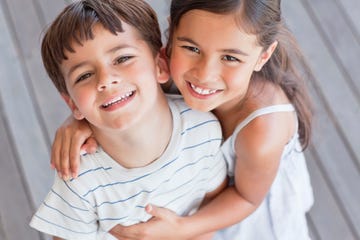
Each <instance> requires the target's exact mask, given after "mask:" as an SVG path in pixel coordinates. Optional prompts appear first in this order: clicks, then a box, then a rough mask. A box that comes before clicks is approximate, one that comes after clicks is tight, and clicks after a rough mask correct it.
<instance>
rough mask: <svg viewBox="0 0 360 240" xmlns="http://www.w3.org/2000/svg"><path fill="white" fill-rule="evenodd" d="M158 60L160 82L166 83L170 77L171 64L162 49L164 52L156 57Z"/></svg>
mask: <svg viewBox="0 0 360 240" xmlns="http://www.w3.org/2000/svg"><path fill="white" fill-rule="evenodd" d="M156 61H157V79H158V82H159V83H161V84H163V83H166V82H167V81H168V80H169V78H170V74H169V65H168V61H167V59H166V55H165V52H164V51H163V50H162V52H161V53H160V54H159V55H158V56H157V57H156Z"/></svg>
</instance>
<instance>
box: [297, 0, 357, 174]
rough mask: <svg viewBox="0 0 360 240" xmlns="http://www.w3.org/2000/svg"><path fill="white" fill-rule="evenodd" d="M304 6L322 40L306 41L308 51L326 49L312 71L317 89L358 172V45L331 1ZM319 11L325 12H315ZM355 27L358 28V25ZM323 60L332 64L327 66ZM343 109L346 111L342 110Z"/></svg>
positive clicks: (307, 3) (306, 3)
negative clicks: (316, 78) (330, 111)
mask: <svg viewBox="0 0 360 240" xmlns="http://www.w3.org/2000/svg"><path fill="white" fill-rule="evenodd" d="M303 5H304V6H305V7H306V9H307V11H308V12H309V17H310V18H311V20H312V21H313V22H314V23H315V24H316V26H315V27H316V31H317V32H319V33H320V36H321V40H322V44H320V43H319V44H318V43H316V42H315V41H316V40H314V38H311V39H312V41H309V40H307V42H308V44H311V45H312V46H311V48H310V49H311V50H312V51H314V49H312V48H314V47H313V46H317V48H319V49H321V48H322V47H324V46H325V47H326V49H327V53H328V54H326V55H328V56H326V55H325V54H323V52H322V51H318V50H317V53H322V54H321V55H319V56H318V58H321V59H318V60H317V61H318V65H319V66H318V68H317V69H315V71H318V72H319V76H321V77H319V82H318V84H319V87H320V88H321V90H322V91H323V94H324V96H325V97H326V100H327V101H328V103H329V105H330V106H332V110H333V112H334V116H336V119H337V121H338V124H339V127H340V129H341V132H342V133H341V134H342V138H344V139H346V140H347V144H348V145H349V147H350V149H349V151H352V155H353V159H354V161H355V164H356V166H357V168H358V171H360V148H359V147H358V143H359V142H360V128H359V127H358V124H357V122H356V121H354V119H360V81H358V76H360V68H359V67H358V64H357V61H358V60H357V59H358V56H359V55H360V45H359V44H358V42H357V40H356V38H355V36H354V35H353V34H352V32H351V29H350V28H349V26H348V25H347V24H346V21H345V20H344V18H343V17H342V15H341V14H340V12H339V9H338V8H336V4H334V1H324V0H322V1H320V0H318V1H311V2H310V1H308V0H303ZM318 9H324V10H323V11H318ZM334 16H336V20H335V19H334ZM358 24H359V25H360V22H358ZM303 33H304V32H303ZM340 33H341V34H340ZM303 35H307V34H303ZM307 36H312V35H307ZM303 37H304V36H303ZM349 46H351V51H349V50H350V49H349ZM315 51H316V49H315ZM326 57H328V59H329V60H331V62H332V63H329V62H328V59H327V58H326ZM329 64H331V65H329ZM329 83H331V84H329ZM339 89H341V91H339ZM339 93H340V94H339ZM344 106H347V107H346V108H344Z"/></svg>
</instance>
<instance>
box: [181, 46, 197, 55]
mask: <svg viewBox="0 0 360 240" xmlns="http://www.w3.org/2000/svg"><path fill="white" fill-rule="evenodd" d="M182 48H184V49H187V50H189V51H191V52H194V53H200V49H199V48H197V47H192V46H182Z"/></svg>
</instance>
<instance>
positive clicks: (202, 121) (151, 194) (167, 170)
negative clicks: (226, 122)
mask: <svg viewBox="0 0 360 240" xmlns="http://www.w3.org/2000/svg"><path fill="white" fill-rule="evenodd" d="M168 102H169V106H170V109H171V112H172V116H173V132H172V137H171V140H170V142H169V144H168V146H167V149H166V150H165V152H164V153H163V155H162V156H161V157H160V158H159V159H158V160H156V161H154V162H153V163H151V164H149V165H147V166H145V167H141V168H132V169H126V168H124V167H122V166H121V165H119V164H118V163H117V162H115V161H114V160H113V159H111V157H110V156H109V155H107V154H106V153H105V152H104V151H103V150H102V149H101V148H99V149H98V151H97V152H96V153H94V154H88V155H85V156H82V160H81V166H80V174H79V177H78V178H77V179H72V180H70V181H63V180H61V179H60V178H58V176H55V183H54V185H53V187H52V188H51V190H50V192H49V193H48V195H47V197H46V198H45V200H44V202H43V203H42V204H41V206H40V208H39V209H38V211H37V212H36V213H35V215H34V216H33V218H32V220H31V223H30V225H31V226H32V227H33V228H36V229H37V230H39V231H42V232H45V233H47V234H50V235H53V236H58V237H61V238H64V239H86V240H91V239H114V238H113V237H112V236H111V235H110V234H108V233H107V232H108V231H109V230H110V229H112V228H113V227H114V226H115V225H116V224H122V225H124V226H128V225H132V224H135V223H139V222H145V221H147V220H149V218H150V217H151V216H150V215H148V214H147V213H146V212H145V209H144V207H145V206H146V205H147V204H149V203H151V204H154V205H156V206H160V207H165V208H168V209H170V210H172V211H174V212H176V213H177V214H178V215H189V214H192V213H193V212H195V211H196V210H197V209H198V207H199V205H200V203H201V202H202V200H203V198H204V196H205V194H206V193H207V192H210V191H213V190H215V189H216V188H217V187H218V186H219V185H220V184H221V183H222V181H223V180H224V179H225V177H226V164H225V161H224V160H223V158H222V155H221V154H217V153H218V152H219V151H218V150H219V147H220V145H221V143H222V134H221V128H220V125H219V122H218V120H217V119H216V118H215V117H214V116H213V115H212V114H210V113H202V112H198V111H194V110H191V109H190V108H189V107H187V106H186V105H185V103H184V101H183V99H182V97H180V96H168ZM144 137H147V138H149V141H151V137H149V136H144ZM153 137H156V136H153ZM139 151H141V149H139Z"/></svg>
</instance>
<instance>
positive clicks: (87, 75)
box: [75, 73, 92, 83]
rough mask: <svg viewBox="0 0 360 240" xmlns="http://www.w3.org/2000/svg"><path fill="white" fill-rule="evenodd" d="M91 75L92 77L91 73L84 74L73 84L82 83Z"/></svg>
mask: <svg viewBox="0 0 360 240" xmlns="http://www.w3.org/2000/svg"><path fill="white" fill-rule="evenodd" d="M91 75H92V73H85V74H83V75H81V76H80V77H79V78H78V79H76V81H75V83H78V82H80V81H83V80H85V79H87V78H89V77H91Z"/></svg>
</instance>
